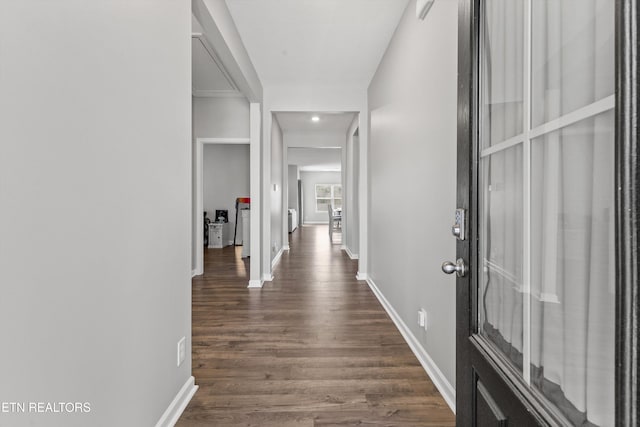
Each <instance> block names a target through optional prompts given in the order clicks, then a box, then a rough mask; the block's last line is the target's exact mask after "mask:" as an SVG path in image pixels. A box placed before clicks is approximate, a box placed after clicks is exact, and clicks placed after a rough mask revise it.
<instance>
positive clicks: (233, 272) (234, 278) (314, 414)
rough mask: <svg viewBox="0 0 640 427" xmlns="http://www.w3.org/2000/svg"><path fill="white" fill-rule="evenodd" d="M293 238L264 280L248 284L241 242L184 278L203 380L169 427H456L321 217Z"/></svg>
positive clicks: (210, 254) (196, 365) (214, 253)
mask: <svg viewBox="0 0 640 427" xmlns="http://www.w3.org/2000/svg"><path fill="white" fill-rule="evenodd" d="M336 241H339V238H338V239H337V240H334V243H335V242H336ZM290 245H291V251H290V252H289V253H287V252H285V253H284V254H283V255H282V259H281V260H280V263H279V264H278V265H277V267H276V269H275V271H274V276H275V278H274V280H273V282H265V285H264V287H263V288H262V289H247V287H246V286H247V282H248V279H249V278H248V271H249V265H248V263H245V262H244V261H243V260H242V259H241V258H240V249H241V247H236V248H234V247H228V248H225V249H208V250H206V254H205V274H204V275H203V276H200V277H196V278H194V280H193V374H194V376H195V378H196V383H197V384H199V385H200V389H199V390H198V392H197V393H196V395H195V396H194V397H193V400H192V401H191V403H190V404H189V406H188V407H187V409H186V410H185V412H184V414H183V415H182V417H181V419H180V421H179V422H178V424H177V425H178V426H225V427H226V426H229V427H233V426H261V427H271V426H273V427H288V426H301V427H312V426H362V425H373V426H410V427H419V426H453V425H455V417H454V415H453V413H452V412H451V410H450V409H449V407H448V406H447V404H446V403H445V401H444V399H443V398H442V397H441V396H440V394H439V393H438V391H437V390H436V388H435V387H434V385H433V383H432V382H431V380H430V379H429V377H428V376H427V375H426V373H425V372H424V370H423V369H422V367H421V366H420V364H419V363H418V361H417V359H416V358H415V356H414V355H413V353H412V352H411V350H410V349H409V347H408V345H407V344H406V343H405V341H404V340H403V338H402V336H401V335H400V332H398V330H397V329H396V327H395V326H394V324H393V322H392V321H391V319H390V318H389V317H388V316H387V314H386V313H385V311H384V309H383V308H382V306H381V305H380V304H379V303H378V301H377V299H376V297H375V296H374V294H373V293H372V292H371V290H370V289H369V288H368V286H367V285H366V283H365V282H358V281H356V279H355V275H356V270H357V262H356V261H352V260H350V259H349V258H348V256H347V255H346V254H345V253H344V252H343V251H341V250H340V245H339V244H333V245H332V244H330V242H329V235H328V232H327V226H305V227H302V228H298V230H296V231H295V232H294V233H293V234H292V235H291V242H290Z"/></svg>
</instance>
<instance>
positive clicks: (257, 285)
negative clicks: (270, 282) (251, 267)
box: [247, 280, 264, 289]
mask: <svg viewBox="0 0 640 427" xmlns="http://www.w3.org/2000/svg"><path fill="white" fill-rule="evenodd" d="M262 285H264V282H263V281H262V280H249V285H248V286H247V288H253V289H260V288H262Z"/></svg>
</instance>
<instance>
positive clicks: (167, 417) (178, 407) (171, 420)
mask: <svg viewBox="0 0 640 427" xmlns="http://www.w3.org/2000/svg"><path fill="white" fill-rule="evenodd" d="M197 390H198V386H197V385H196V379H195V378H194V377H189V379H188V380H187V382H186V383H184V385H183V386H182V388H181V389H180V391H179V392H178V394H176V397H174V398H173V401H172V402H171V403H170V404H169V407H168V408H167V410H166V411H164V414H162V416H161V417H160V419H159V420H158V422H157V423H156V427H173V426H175V425H176V423H177V422H178V420H179V419H180V415H182V413H183V412H184V410H185V408H186V407H187V405H188V404H189V402H190V401H191V398H192V397H193V395H194V394H196V391H197Z"/></svg>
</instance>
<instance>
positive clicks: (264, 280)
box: [262, 273, 273, 282]
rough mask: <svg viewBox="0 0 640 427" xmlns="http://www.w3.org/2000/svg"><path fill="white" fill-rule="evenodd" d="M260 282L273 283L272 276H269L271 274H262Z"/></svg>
mask: <svg viewBox="0 0 640 427" xmlns="http://www.w3.org/2000/svg"><path fill="white" fill-rule="evenodd" d="M262 281H263V282H271V281H273V274H271V273H264V274H263V275H262Z"/></svg>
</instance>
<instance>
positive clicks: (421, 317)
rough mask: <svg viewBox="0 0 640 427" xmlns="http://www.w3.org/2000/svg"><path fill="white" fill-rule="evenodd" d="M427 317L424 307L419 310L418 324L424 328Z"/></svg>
mask: <svg viewBox="0 0 640 427" xmlns="http://www.w3.org/2000/svg"><path fill="white" fill-rule="evenodd" d="M426 318H427V312H426V311H425V310H424V309H420V310H418V325H420V326H421V327H423V328H424V325H425V322H426Z"/></svg>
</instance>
